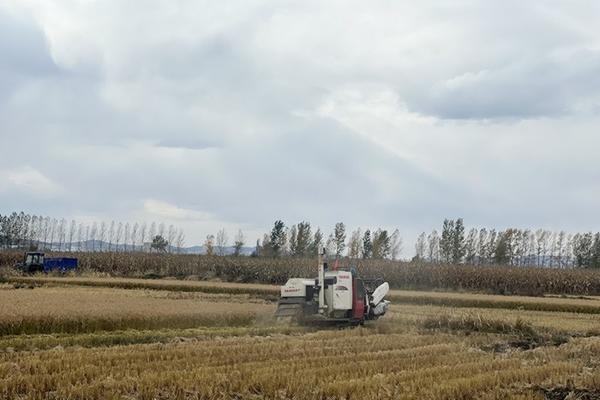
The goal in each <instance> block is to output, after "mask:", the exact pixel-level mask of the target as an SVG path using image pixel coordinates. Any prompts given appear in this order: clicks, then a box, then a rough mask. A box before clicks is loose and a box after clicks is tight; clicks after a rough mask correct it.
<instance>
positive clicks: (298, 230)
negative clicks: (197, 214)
mask: <svg viewBox="0 0 600 400" xmlns="http://www.w3.org/2000/svg"><path fill="white" fill-rule="evenodd" d="M227 244H228V239H227V233H226V232H225V230H224V229H222V230H220V231H219V232H218V233H217V235H216V237H215V236H214V235H208V236H207V238H206V240H205V242H204V248H205V250H206V253H207V254H217V255H225V253H226V249H227ZM243 246H244V235H243V233H242V231H241V230H240V231H238V234H237V235H236V237H235V239H234V245H233V254H234V255H239V254H240V251H241V249H242V247H243ZM321 248H324V249H325V252H326V253H327V254H328V255H329V256H331V257H336V258H341V257H344V256H347V257H350V258H364V259H368V258H374V259H384V258H387V259H392V260H396V259H398V257H399V256H400V253H401V251H402V238H401V237H400V232H399V231H398V229H396V230H394V231H393V232H392V233H389V232H388V231H387V230H385V229H381V228H378V229H375V230H371V229H366V230H365V231H364V232H362V230H361V229H360V228H358V229H356V230H354V231H352V232H351V233H350V236H349V237H347V233H346V225H345V224H344V223H343V222H338V223H337V224H335V227H334V229H333V232H331V233H330V234H329V235H328V236H325V235H324V234H323V232H322V231H321V229H320V228H319V227H317V229H316V230H314V231H313V229H312V227H311V224H310V222H308V221H301V222H298V223H297V224H293V225H291V226H286V225H285V223H284V222H283V221H281V220H277V221H275V222H274V224H273V228H272V229H271V231H270V232H268V233H265V234H264V236H263V238H262V240H260V239H258V240H257V241H256V246H255V248H254V251H253V252H252V255H253V256H255V257H313V256H315V255H316V254H317V251H319V249H321Z"/></svg>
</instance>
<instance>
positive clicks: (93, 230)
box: [90, 221, 98, 251]
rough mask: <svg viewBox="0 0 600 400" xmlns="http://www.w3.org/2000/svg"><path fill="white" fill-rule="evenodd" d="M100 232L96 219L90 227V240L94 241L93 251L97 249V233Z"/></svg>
mask: <svg viewBox="0 0 600 400" xmlns="http://www.w3.org/2000/svg"><path fill="white" fill-rule="evenodd" d="M97 234H98V223H97V222H96V221H94V222H93V223H92V227H91V229H90V240H91V241H92V251H96V235H97Z"/></svg>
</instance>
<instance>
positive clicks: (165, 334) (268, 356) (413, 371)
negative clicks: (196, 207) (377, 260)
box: [0, 278, 600, 399]
mask: <svg viewBox="0 0 600 400" xmlns="http://www.w3.org/2000/svg"><path fill="white" fill-rule="evenodd" d="M57 279H60V278H52V280H50V281H48V282H47V283H48V284H47V285H41V284H42V280H41V279H40V278H37V281H36V285H32V284H31V282H29V281H28V282H27V284H23V283H7V284H4V285H0V398H7V399H8V398H19V399H62V398H73V399H231V398H237V399H264V398H269V399H273V398H274V399H317V398H318V399H342V398H343V399H348V398H350V399H386V398H388V399H395V398H406V399H505V398H521V399H544V398H548V399H559V398H560V399H562V398H566V396H567V395H570V396H571V397H569V398H580V399H594V398H598V396H600V337H598V336H597V335H598V332H599V330H600V314H597V313H593V312H573V311H571V312H565V311H560V310H562V309H563V308H568V309H573V310H577V309H578V307H582V306H585V307H588V306H590V307H596V306H597V304H596V303H599V302H600V300H598V299H596V298H589V299H588V298H561V297H548V298H546V297H541V298H537V297H534V298H532V297H525V298H520V297H509V296H506V297H505V296H490V295H483V294H470V293H439V292H415V291H393V293H392V296H391V298H392V300H393V301H396V300H397V301H396V302H395V304H394V305H393V306H392V308H391V312H390V313H389V314H388V315H386V316H385V317H384V318H382V319H381V320H379V321H374V322H372V323H368V324H367V325H366V326H365V327H363V328H354V329H350V328H346V329H341V330H340V329H327V330H316V329H315V328H307V327H299V326H294V325H281V324H278V323H275V321H273V320H272V319H271V317H270V316H271V314H272V312H273V310H274V308H275V303H274V302H273V301H272V298H273V297H272V296H273V290H276V288H273V287H271V286H266V287H263V286H261V285H250V286H243V285H240V284H233V285H231V284H220V283H214V282H213V283H206V282H202V283H200V282H189V281H175V280H171V281H159V280H142V282H144V283H147V284H148V285H151V286H152V287H150V288H148V287H146V286H143V285H142V286H140V285H141V283H140V282H138V280H114V281H113V280H110V279H100V278H85V279H83V278H78V279H72V278H69V280H65V281H62V282H61V281H60V280H58V281H57ZM90 280H92V281H94V286H92V284H88V283H87V282H88V281H90ZM124 282H125V283H129V284H131V283H134V284H135V285H137V286H134V288H123V287H122V286H120V285H124V284H125V283H124ZM100 283H101V285H100ZM86 285H87V286H86ZM16 287H17V288H18V289H17V288H16ZM29 287H32V288H29ZM179 287H186V288H187V287H194V288H201V289H203V288H206V287H209V288H210V289H209V290H208V291H202V290H193V291H192V290H187V291H182V290H178V288H179ZM219 288H220V290H218V289H219ZM267 289H268V290H267ZM403 299H404V300H403ZM407 299H408V300H407ZM418 299H429V300H428V301H429V303H427V302H422V301H421V300H418ZM417 300H418V301H417ZM444 303H446V304H444ZM456 303H459V304H460V306H459V307H456V306H455V305H454V304H456ZM497 303H498V304H499V306H498V304H497ZM522 303H526V304H530V305H531V304H534V305H536V304H537V305H539V304H542V305H544V304H548V305H550V306H551V307H552V309H554V310H555V311H548V310H543V311H537V310H535V309H520V308H519V304H522ZM469 304H471V306H468V305H469ZM473 304H476V305H477V306H472V305H473ZM536 307H537V306H536ZM594 396H595V397H594Z"/></svg>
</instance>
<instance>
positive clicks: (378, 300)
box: [275, 254, 390, 325]
mask: <svg viewBox="0 0 600 400" xmlns="http://www.w3.org/2000/svg"><path fill="white" fill-rule="evenodd" d="M318 269H319V272H318V277H317V278H314V279H308V278H291V279H289V280H288V281H287V282H286V284H285V285H283V286H282V287H281V298H280V299H279V303H278V305H277V310H276V311H275V316H276V317H277V319H278V320H292V321H296V322H299V323H319V322H324V323H334V324H351V325H358V324H363V323H364V321H365V320H373V319H377V318H379V317H381V316H383V315H384V314H385V313H386V311H387V310H388V307H389V304H390V302H389V301H387V300H384V297H385V296H386V294H387V293H388V291H389V285H388V283H387V282H383V281H382V280H381V279H377V280H366V279H361V278H360V277H359V276H358V274H357V273H356V270H355V269H354V268H350V269H349V270H346V269H334V270H331V271H330V270H328V268H327V263H326V262H324V257H323V254H319V267H318Z"/></svg>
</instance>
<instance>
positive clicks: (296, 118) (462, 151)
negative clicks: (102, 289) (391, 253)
mask: <svg viewBox="0 0 600 400" xmlns="http://www.w3.org/2000/svg"><path fill="white" fill-rule="evenodd" d="M503 4H504V5H503V6H490V5H489V4H488V3H483V2H465V3H464V4H461V5H458V6H454V7H440V6H439V5H436V4H433V3H432V4H429V5H427V4H425V5H424V6H423V7H418V8H417V7H412V6H409V5H394V4H387V3H373V4H369V5H368V6H366V5H365V4H364V3H362V2H358V1H357V2H354V3H352V2H350V3H347V2H335V1H334V2H328V3H327V4H324V3H322V2H305V3H302V4H292V3H286V2H277V3H272V2H268V1H257V2H254V3H252V4H250V3H247V2H244V3H243V4H238V5H237V6H235V7H234V6H231V5H214V4H208V3H207V4H203V3H201V2H200V3H199V2H181V3H178V4H177V5H175V4H173V3H171V2H161V1H156V2H153V3H152V4H148V3H146V2H143V3H140V2H133V1H132V2H128V3H127V4H126V5H125V4H123V3H122V2H117V1H114V2H111V1H108V2H103V3H102V4H100V3H86V4H82V5H80V6H78V7H71V6H69V5H67V4H66V3H65V4H63V5H59V6H56V7H49V6H46V5H44V4H37V5H36V6H35V7H28V6H23V5H22V3H21V2H12V3H7V5H6V6H0V53H1V54H2V57H0V68H1V69H2V71H3V73H2V74H0V76H2V77H1V78H0V89H1V92H0V93H1V94H0V119H1V120H2V126H1V128H0V129H1V130H0V140H1V141H2V150H1V155H2V157H1V158H0V200H1V209H0V212H6V211H10V210H12V209H25V210H27V211H30V212H35V213H45V214H52V215H56V216H63V215H64V216H67V217H70V216H85V217H96V218H103V219H111V218H123V219H136V218H142V219H152V218H157V219H159V218H168V215H169V213H171V214H173V220H174V221H178V222H181V218H180V217H181V216H182V215H193V216H202V218H195V219H194V222H193V223H192V222H190V224H189V225H187V226H186V229H187V230H188V231H189V232H188V237H189V238H190V239H191V240H192V241H196V242H197V241H199V240H201V238H202V237H203V236H204V235H206V234H207V233H208V232H213V231H214V230H216V228H217V227H219V226H221V225H223V226H227V227H228V228H232V229H233V228H234V227H237V226H241V227H243V228H244V229H247V230H249V231H251V232H253V233H254V232H260V231H263V230H265V229H268V227H269V225H270V224H271V223H272V220H273V219H275V218H283V219H285V220H287V221H289V222H296V221H299V220H303V219H308V220H311V221H313V223H315V224H319V225H322V226H323V227H324V228H326V229H328V228H329V227H331V226H332V225H333V224H334V223H335V222H336V221H339V220H344V221H346V222H347V223H348V224H349V225H351V226H358V225H361V226H363V227H364V226H376V225H380V226H385V227H396V226H398V227H400V228H401V229H402V231H403V232H404V234H405V235H407V236H410V235H414V234H415V233H416V232H417V231H420V230H429V229H432V228H433V227H435V226H437V225H438V224H439V222H440V221H441V220H442V219H443V218H444V217H454V216H464V217H465V218H466V219H467V223H471V224H476V225H479V224H481V225H483V224H486V225H497V226H499V227H502V226H504V225H506V224H515V225H519V226H526V227H530V226H536V225H543V226H548V227H565V228H568V229H593V219H592V220H591V219H590V216H591V215H597V212H598V208H597V205H596V204H595V203H594V202H592V201H588V200H586V199H588V198H591V197H593V196H597V195H598V194H599V193H598V188H597V187H596V186H595V184H594V182H598V178H600V169H599V167H598V163H597V162H596V158H597V156H596V154H595V153H596V152H595V150H594V149H596V148H597V147H598V145H600V141H599V139H598V138H597V135H596V133H595V132H597V126H598V117H597V112H596V110H597V108H598V101H599V100H600V98H599V97H598V89H599V88H598V85H599V84H600V78H598V74H597V71H598V67H599V66H600V65H599V64H600V63H599V60H600V58H599V56H598V52H597V50H596V49H598V48H600V47H599V46H598V44H600V35H597V34H596V29H595V28H594V27H595V23H596V18H594V16H597V14H598V10H597V9H593V10H582V9H580V8H579V7H578V6H575V5H569V3H566V2H565V3H562V4H560V6H557V8H556V9H553V8H548V7H542V6H531V5H523V4H521V3H516V2H515V3H510V2H509V3H503ZM3 7H4V8H3ZM507 15H508V16H510V18H504V17H502V18H501V17H499V16H507ZM8 38H16V39H8ZM32 153H33V154H32ZM15 171H16V172H15ZM11 174H13V175H11ZM14 174H17V175H16V176H17V178H18V179H11V178H10V177H11V176H14ZM19 174H21V175H19ZM19 177H20V178H19ZM19 179H20V180H19ZM36 181H37V182H41V183H42V185H45V186H44V187H46V188H47V191H52V194H51V196H50V197H48V193H46V195H43V194H41V193H39V192H38V193H36V192H35V191H31V190H27V188H26V187H23V185H22V183H23V182H36ZM19 182H21V185H20V184H19ZM56 188H60V190H58V189H56ZM50 189H56V190H50ZM149 205H150V206H149ZM153 214H155V215H153ZM590 221H592V222H590Z"/></svg>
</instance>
